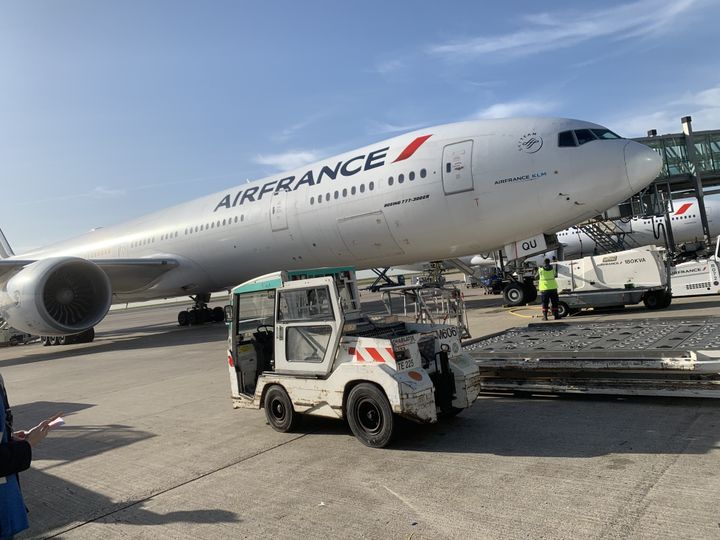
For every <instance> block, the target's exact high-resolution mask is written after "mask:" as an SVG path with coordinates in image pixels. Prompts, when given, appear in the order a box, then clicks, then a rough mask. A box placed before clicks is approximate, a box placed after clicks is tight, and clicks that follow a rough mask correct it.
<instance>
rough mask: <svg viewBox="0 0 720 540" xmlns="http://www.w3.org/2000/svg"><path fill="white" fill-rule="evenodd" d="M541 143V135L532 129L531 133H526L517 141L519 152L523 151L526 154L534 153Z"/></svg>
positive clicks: (540, 146)
mask: <svg viewBox="0 0 720 540" xmlns="http://www.w3.org/2000/svg"><path fill="white" fill-rule="evenodd" d="M542 145H543V140H542V137H541V136H540V135H538V134H537V133H535V132H534V131H533V132H532V133H527V134H525V135H523V136H522V137H520V140H519V141H518V150H519V151H520V152H525V153H526V154H534V153H535V152H537V151H538V150H540V149H541V148H542Z"/></svg>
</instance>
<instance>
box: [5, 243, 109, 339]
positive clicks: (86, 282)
mask: <svg viewBox="0 0 720 540" xmlns="http://www.w3.org/2000/svg"><path fill="white" fill-rule="evenodd" d="M3 292H4V293H5V294H3V295H2V299H0V314H1V315H2V316H3V317H4V318H5V320H6V321H7V322H8V324H9V325H10V326H13V327H14V328H17V329H19V330H23V331H25V332H29V333H31V334H36V335H44V336H60V335H69V334H77V333H79V332H82V331H84V330H87V329H89V328H92V327H93V326H95V325H96V324H97V323H99V322H100V321H101V320H102V319H103V317H105V314H106V313H107V311H108V309H109V308H110V303H111V299H112V289H111V287H110V280H109V279H108V277H107V275H106V274H105V272H104V271H103V270H102V269H101V268H100V267H99V266H98V265H96V264H95V263H92V262H90V261H88V260H85V259H80V258H77V257H53V258H49V259H43V260H40V261H36V262H34V263H32V264H29V265H28V266H26V267H24V268H23V269H22V270H20V272H18V273H17V274H15V275H14V276H13V277H12V278H10V280H9V281H8V282H7V285H6V286H5V291H3Z"/></svg>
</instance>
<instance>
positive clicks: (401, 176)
mask: <svg viewBox="0 0 720 540" xmlns="http://www.w3.org/2000/svg"><path fill="white" fill-rule="evenodd" d="M404 181H405V175H404V174H399V175H398V184H402V183H403V182H404Z"/></svg>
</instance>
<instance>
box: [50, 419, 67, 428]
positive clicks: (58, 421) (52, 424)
mask: <svg viewBox="0 0 720 540" xmlns="http://www.w3.org/2000/svg"><path fill="white" fill-rule="evenodd" d="M64 425H65V420H63V418H62V417H58V418H56V419H55V420H53V421H52V422H50V423H49V424H48V427H49V428H51V429H52V428H56V427H60V426H64Z"/></svg>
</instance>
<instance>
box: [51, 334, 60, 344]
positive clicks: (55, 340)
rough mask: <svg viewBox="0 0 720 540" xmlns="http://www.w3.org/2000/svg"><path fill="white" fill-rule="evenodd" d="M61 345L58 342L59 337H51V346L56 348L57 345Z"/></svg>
mask: <svg viewBox="0 0 720 540" xmlns="http://www.w3.org/2000/svg"><path fill="white" fill-rule="evenodd" d="M59 344H60V342H59V341H58V337H57V336H51V337H50V345H53V346H55V345H59Z"/></svg>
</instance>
